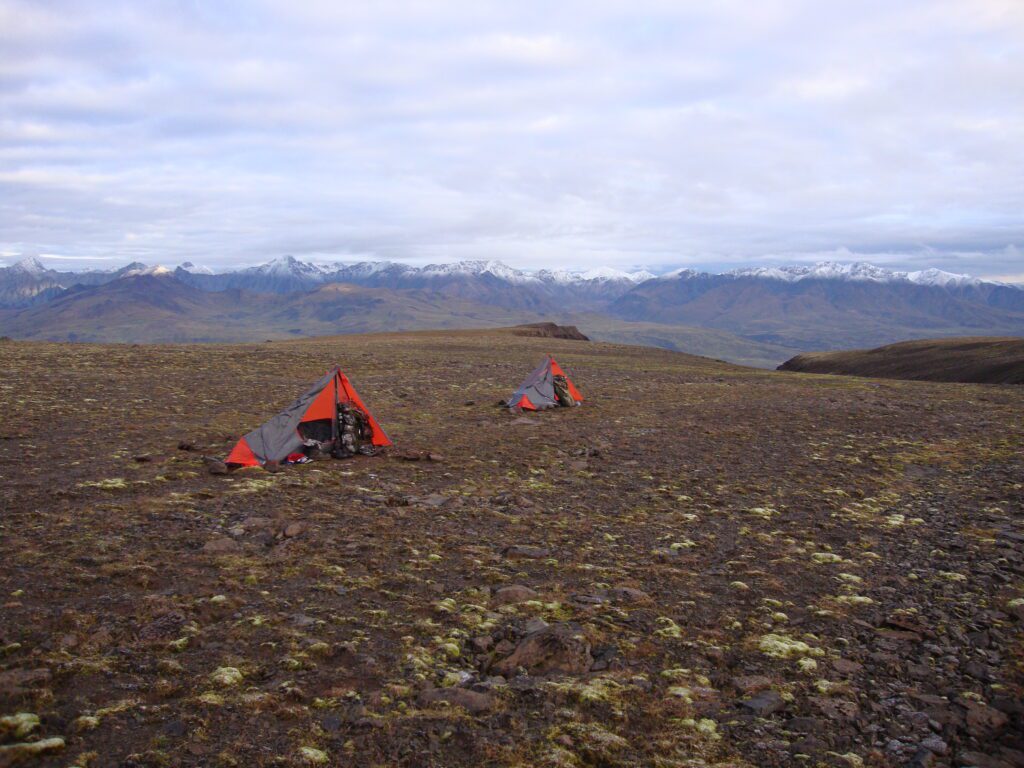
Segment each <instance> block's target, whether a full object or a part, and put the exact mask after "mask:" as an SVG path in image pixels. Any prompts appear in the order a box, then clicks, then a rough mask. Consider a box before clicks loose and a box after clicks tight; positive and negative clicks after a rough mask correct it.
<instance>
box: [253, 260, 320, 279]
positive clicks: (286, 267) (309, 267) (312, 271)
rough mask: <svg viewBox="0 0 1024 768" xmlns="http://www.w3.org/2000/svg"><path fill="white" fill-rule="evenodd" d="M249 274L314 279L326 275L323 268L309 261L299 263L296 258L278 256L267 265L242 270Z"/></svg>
mask: <svg viewBox="0 0 1024 768" xmlns="http://www.w3.org/2000/svg"><path fill="white" fill-rule="evenodd" d="M242 271H243V272H247V273H249V274H256V275H270V276H274V277H314V276H318V275H323V274H324V269H323V267H320V266H318V265H316V264H311V263H309V262H308V261H299V260H298V259H296V258H295V257H294V256H278V257H277V258H276V259H271V260H270V261H268V262H267V263H266V264H260V265H259V266H256V267H249V268H248V269H244V270H242Z"/></svg>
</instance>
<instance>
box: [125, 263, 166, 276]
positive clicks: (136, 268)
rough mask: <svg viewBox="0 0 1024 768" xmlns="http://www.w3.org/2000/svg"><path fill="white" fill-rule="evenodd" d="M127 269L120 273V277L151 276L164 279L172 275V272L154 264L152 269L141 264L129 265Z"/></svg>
mask: <svg viewBox="0 0 1024 768" xmlns="http://www.w3.org/2000/svg"><path fill="white" fill-rule="evenodd" d="M128 267H129V268H128V269H126V270H125V271H123V272H121V277H137V276H139V275H151V276H153V277H166V276H168V275H173V274H174V270H172V269H168V268H167V267H165V266H163V265H161V264H154V265H153V266H152V267H149V266H146V265H145V264H142V263H141V262H136V263H135V264H129V265H128Z"/></svg>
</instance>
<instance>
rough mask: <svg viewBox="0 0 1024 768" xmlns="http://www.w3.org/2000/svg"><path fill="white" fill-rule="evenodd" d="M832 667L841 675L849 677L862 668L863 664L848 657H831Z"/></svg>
mask: <svg viewBox="0 0 1024 768" xmlns="http://www.w3.org/2000/svg"><path fill="white" fill-rule="evenodd" d="M832 669H834V670H835V671H836V672H837V673H838V674H840V675H842V676H843V677H850V676H851V675H855V674H857V673H858V672H860V671H861V670H862V669H864V666H863V665H861V664H858V663H857V662H856V661H851V660H850V659H833V661H832Z"/></svg>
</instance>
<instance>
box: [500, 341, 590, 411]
mask: <svg viewBox="0 0 1024 768" xmlns="http://www.w3.org/2000/svg"><path fill="white" fill-rule="evenodd" d="M582 402H583V395H582V394H581V393H580V391H579V390H578V389H576V385H575V384H573V383H572V380H571V379H570V378H569V377H568V376H566V374H565V371H563V370H562V366H560V365H559V364H558V363H557V362H556V361H555V358H553V357H552V356H551V355H548V357H547V359H546V360H545V361H544V362H543V363H541V364H540V365H539V366H537V368H536V369H534V371H533V372H532V373H531V374H530V375H529V376H527V377H526V378H525V379H524V380H523V383H522V384H520V385H519V389H517V390H516V391H515V393H514V394H513V395H512V397H510V398H509V399H508V401H507V402H506V403H505V404H506V405H507V406H508V407H509V408H510V409H512V410H520V411H542V410H544V409H545V408H557V407H563V408H564V407H568V408H571V407H573V406H577V405H579V404H580V403H582Z"/></svg>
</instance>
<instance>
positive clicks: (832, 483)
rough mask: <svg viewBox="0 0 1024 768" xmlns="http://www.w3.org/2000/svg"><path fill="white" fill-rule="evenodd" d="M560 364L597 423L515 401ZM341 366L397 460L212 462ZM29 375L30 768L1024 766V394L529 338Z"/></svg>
mask: <svg viewBox="0 0 1024 768" xmlns="http://www.w3.org/2000/svg"><path fill="white" fill-rule="evenodd" d="M547 355H552V356H553V357H554V358H555V359H556V360H557V361H558V363H559V364H560V365H561V366H564V369H565V371H566V372H568V373H569V374H570V376H571V380H572V381H573V382H574V383H575V385H576V386H577V387H578V388H579V391H581V392H582V394H583V395H584V396H585V398H586V399H585V401H584V402H583V404H582V405H581V406H580V407H574V408H553V409H550V410H544V411H539V412H530V411H522V412H510V410H509V409H508V408H502V407H497V404H499V403H501V402H505V401H507V400H508V399H509V397H510V396H511V395H512V393H513V392H514V391H515V388H516V387H517V386H518V385H519V384H520V382H522V381H523V379H524V377H526V376H527V375H528V374H529V373H530V371H532V370H534V369H535V368H536V367H537V365H538V363H539V362H540V361H541V360H544V359H545V357H546V356H547ZM335 365H338V366H340V367H341V370H342V371H343V372H344V373H345V375H346V376H347V378H348V380H349V381H350V382H351V385H352V386H354V388H355V389H356V390H357V391H358V394H359V396H360V397H361V398H362V400H363V401H364V402H365V405H366V407H367V409H368V410H369V411H370V412H372V414H373V416H374V417H375V418H376V419H377V420H378V421H379V423H380V426H381V427H382V429H383V430H384V431H385V432H386V434H387V437H388V438H390V440H391V441H392V442H393V443H394V446H393V448H389V449H388V450H386V451H381V452H380V453H379V455H376V456H363V455H356V456H353V457H352V458H348V459H344V460H340V461H339V460H331V459H325V460H323V461H314V462H312V463H309V464H300V465H295V466H287V467H283V468H281V470H280V471H276V472H268V471H266V470H265V469H263V468H261V467H259V466H255V467H241V468H238V469H235V470H233V471H231V472H230V473H228V474H224V475H211V474H209V473H208V472H207V471H206V466H205V464H204V461H203V457H204V456H217V457H224V456H226V455H227V454H228V453H229V451H231V450H232V448H233V447H234V446H236V445H237V444H238V442H239V440H240V438H242V437H243V436H244V435H246V434H247V433H249V432H250V431H252V430H254V429H255V428H257V427H258V426H259V425H261V424H264V423H266V422H267V420H268V419H270V418H272V417H273V416H274V414H278V413H280V412H281V411H282V409H285V408H286V407H287V406H288V405H289V403H293V402H294V401H295V400H296V398H297V397H299V396H300V395H302V393H304V392H307V391H308V390H309V388H310V386H311V385H313V384H314V383H315V382H317V381H318V380H320V379H321V377H323V376H324V374H325V372H328V371H331V370H332V367H333V366H335ZM0 370H3V371H8V372H9V371H17V376H16V377H14V378H12V377H11V376H9V375H5V376H4V377H3V379H2V380H0V408H2V412H3V413H4V421H3V424H2V425H0V505H2V506H3V509H4V514H3V517H2V520H0V525H2V528H0V536H2V537H3V540H4V552H5V560H4V562H3V564H2V565H0V592H2V595H3V602H2V612H3V619H4V620H3V622H0V654H2V655H0V696H2V706H3V713H4V715H5V716H7V715H10V716H11V717H12V718H13V717H14V715H15V713H20V714H18V715H17V717H16V718H14V719H9V718H7V717H5V719H4V720H3V721H2V726H0V727H2V728H3V729H4V733H5V739H4V744H5V746H4V747H3V749H4V750H5V751H4V752H3V753H2V754H3V757H2V758H0V759H2V760H4V761H6V762H5V763H3V764H5V765H6V764H11V765H14V764H25V765H32V766H47V767H49V766H71V765H76V766H81V767H82V768H87V767H89V768H99V767H100V766H177V765H190V766H200V765H202V766H291V765H297V766H298V765H339V766H448V767H452V766H466V767H467V768H468V767H469V766H518V767H521V768H525V767H526V766H553V767H554V766H557V767H562V766H606V767H607V766H666V767H667V766H680V767H682V766H687V767H688V768H690V767H694V766H720V767H721V768H724V767H725V766H736V767H739V766H744V767H751V768H752V767H753V766H759V767H763V766H792V765H807V766H850V767H851V768H857V767H858V766H897V765H900V766H902V765H928V764H930V763H928V762H924V761H926V760H927V759H929V758H928V757H927V756H928V755H933V756H934V755H946V756H947V757H945V758H942V759H943V760H949V761H951V763H950V764H957V765H978V766H987V765H995V766H1003V765H1011V766H1012V765H1018V764H1020V763H1019V761H1020V756H1021V755H1022V753H1024V745H1022V743H1021V735H1020V734H1021V733H1022V728H1021V725H1022V710H1021V705H1020V702H1021V700H1022V693H1024V688H1022V676H1021V664H1022V663H1024V644H1022V637H1024V633H1022V632H1021V627H1022V622H1024V592H1022V591H1021V588H1022V583H1021V573H1022V569H1024V528H1022V527H1021V520H1020V509H1021V507H1022V504H1024V484H1022V478H1024V450H1022V448H1024V390H1022V389H1021V388H1020V387H1013V386H982V385H961V384H939V383H930V382H909V381H895V380H870V379H859V378H855V377H845V376H819V375H803V374H790V373H776V372H770V371H763V370H755V369H749V368H741V367H738V366H732V365H728V364H725V363H720V362H716V361H712V360H709V359H706V358H698V357H692V356H688V355H684V354H679V353H673V352H668V351H664V350H653V349H645V348H640V347H626V346H617V345H613V344H605V343H593V342H583V341H575V340H568V339H554V338H529V337H523V336H518V335H515V333H513V332H509V331H486V332H483V331H456V332H421V333H404V334H375V335H365V336H359V335H354V336H344V337H334V338H320V339H310V340H297V341H288V342H271V343H264V344H245V345H167V346H159V345H110V346H102V345H85V344H82V345H70V344H46V343H37V342H2V343H0ZM15 733H17V734H18V738H14V734H15ZM7 736H10V737H11V738H7ZM15 742H23V744H22V748H27V747H25V745H26V744H30V745H34V746H32V747H31V754H19V755H16V754H14V753H13V752H11V751H10V750H8V746H9V745H10V744H13V743H15ZM954 756H955V757H954ZM954 759H955V760H956V761H957V762H955V763H952V761H953V760H954ZM915 760H917V762H913V761H915Z"/></svg>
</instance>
